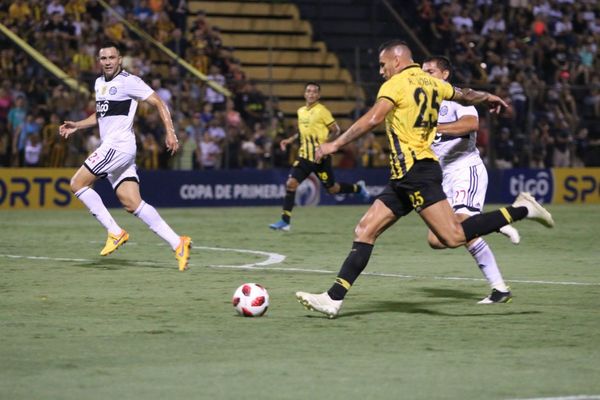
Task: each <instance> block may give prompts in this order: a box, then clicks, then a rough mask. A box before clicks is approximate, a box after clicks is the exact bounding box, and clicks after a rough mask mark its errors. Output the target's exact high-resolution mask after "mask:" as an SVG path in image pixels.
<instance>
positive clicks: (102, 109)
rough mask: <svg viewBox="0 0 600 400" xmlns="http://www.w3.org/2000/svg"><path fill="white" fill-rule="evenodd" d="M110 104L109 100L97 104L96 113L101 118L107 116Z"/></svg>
mask: <svg viewBox="0 0 600 400" xmlns="http://www.w3.org/2000/svg"><path fill="white" fill-rule="evenodd" d="M108 104H109V103H108V100H104V101H97V102H96V113H97V114H98V115H100V118H102V117H104V116H105V115H106V112H107V111H108Z"/></svg>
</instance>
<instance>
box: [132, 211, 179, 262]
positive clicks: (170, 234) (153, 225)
mask: <svg viewBox="0 0 600 400" xmlns="http://www.w3.org/2000/svg"><path fill="white" fill-rule="evenodd" d="M133 215H135V216H136V217H138V218H139V219H141V220H142V221H144V222H145V223H146V225H148V227H149V228H150V230H151V231H152V232H154V233H156V234H157V235H158V236H160V237H161V238H162V239H163V240H164V241H165V242H167V243H169V244H170V245H171V248H172V249H173V250H175V249H176V248H177V246H179V236H178V235H177V234H176V233H175V232H174V231H173V229H171V227H170V226H169V225H167V223H166V222H165V220H164V219H162V218H161V216H160V215H159V214H158V211H156V208H154V207H152V206H151V205H150V204H148V203H146V202H145V201H144V200H142V202H141V203H140V205H139V207H138V208H137V210H135V211H134V212H133Z"/></svg>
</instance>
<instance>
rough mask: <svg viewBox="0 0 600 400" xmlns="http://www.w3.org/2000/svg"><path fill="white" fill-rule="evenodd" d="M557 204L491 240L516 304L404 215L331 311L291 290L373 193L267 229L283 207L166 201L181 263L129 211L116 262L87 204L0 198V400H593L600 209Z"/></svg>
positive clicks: (330, 265)
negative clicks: (186, 258)
mask: <svg viewBox="0 0 600 400" xmlns="http://www.w3.org/2000/svg"><path fill="white" fill-rule="evenodd" d="M549 209H550V211H551V212H552V213H553V215H554V218H555V221H556V228H555V229H552V230H549V229H545V228H543V227H542V226H541V225H538V224H536V223H533V222H529V221H525V222H520V223H518V224H517V225H516V226H517V228H519V230H520V232H521V236H522V242H521V244H520V245H518V246H514V245H511V244H510V243H509V241H508V240H507V239H506V238H504V237H503V236H501V235H498V234H494V235H490V236H487V238H486V240H488V242H489V243H490V245H491V247H492V249H493V250H494V252H495V254H496V258H497V260H498V263H499V265H500V267H501V269H502V272H503V274H504V278H505V279H506V280H507V281H508V283H509V284H510V285H511V287H512V290H513V293H514V295H515V297H514V299H513V302H512V303H510V304H502V305H491V306H485V305H477V304H476V302H477V301H478V300H479V299H481V298H482V297H484V296H486V295H487V294H488V292H489V288H488V286H487V284H486V282H484V281H483V280H482V276H481V274H480V272H479V270H478V268H477V267H476V266H475V264H474V262H473V260H472V259H471V257H470V255H469V254H468V253H467V252H466V251H465V250H464V249H456V250H445V251H434V250H431V249H429V248H428V246H427V244H426V228H425V225H424V224H423V223H422V221H421V220H420V219H419V218H418V216H416V215H411V216H409V217H407V218H405V219H403V220H401V221H400V222H399V223H397V224H396V225H395V226H393V227H392V228H390V229H389V230H388V231H387V232H386V233H385V234H384V235H383V236H382V237H381V238H380V240H379V241H378V242H377V244H376V246H375V249H374V252H373V256H372V258H371V262H370V264H369V266H368V267H367V269H366V271H365V272H366V274H364V275H363V276H361V277H360V278H359V279H358V280H357V282H356V284H355V286H354V287H353V288H352V290H351V291H350V293H349V295H348V297H347V298H346V301H345V303H344V307H343V308H342V312H341V315H340V316H339V318H337V319H334V320H328V319H327V318H325V317H324V316H322V315H320V314H316V313H311V312H309V311H306V310H304V308H302V306H301V305H300V304H298V303H297V302H296V300H295V297H294V292H295V291H297V290H305V291H315V292H316V291H323V290H326V289H327V288H328V287H329V286H330V284H331V283H332V281H333V279H334V278H335V273H336V272H337V271H338V269H339V266H340V265H341V263H342V261H343V260H344V258H345V257H346V255H347V253H348V251H349V249H350V246H351V242H352V234H353V228H354V225H355V224H356V222H357V221H358V219H359V218H360V216H361V215H362V213H363V212H364V211H365V210H366V206H356V207H342V206H339V207H319V208H297V209H296V210H295V211H294V220H293V230H292V231H291V232H289V233H282V232H273V231H270V230H269V229H268V228H267V226H268V224H269V223H271V222H274V221H275V220H277V218H279V209H278V208H276V207H265V208H223V209H163V210H159V211H160V212H161V214H162V215H163V217H164V218H165V219H166V220H167V221H168V222H169V223H170V224H171V226H173V227H174V228H175V230H176V231H177V232H179V233H180V234H188V235H190V236H192V238H193V240H194V245H195V249H194V250H193V256H192V259H191V262H190V264H191V269H190V270H189V271H187V272H185V273H181V272H179V271H178V270H177V265H176V261H175V259H174V258H173V254H172V252H171V251H170V249H168V247H167V246H165V245H164V244H163V242H162V241H161V240H160V239H159V238H158V237H156V236H155V235H154V234H153V233H152V232H150V231H149V230H148V229H147V228H146V227H145V225H143V223H142V222H141V221H139V220H138V219H137V218H135V217H133V216H131V215H128V214H127V213H125V212H124V211H122V210H113V215H114V216H115V218H116V219H117V220H118V221H119V223H120V224H121V225H122V226H123V227H124V228H125V229H127V230H128V231H129V232H130V234H131V239H130V243H128V244H127V245H125V246H124V247H123V248H121V249H119V250H118V251H117V252H116V253H114V254H112V255H110V256H109V257H100V256H99V255H98V253H99V251H100V249H101V247H102V245H103V242H104V240H105V232H104V231H103V229H102V228H101V227H100V225H99V224H98V223H97V222H96V221H95V220H94V218H92V217H91V216H90V215H89V214H88V213H87V212H85V211H2V212H0V229H1V232H2V233H1V235H2V236H1V238H2V240H1V241H0V338H1V340H0V399H10V400H19V399H27V400H32V399H61V400H70V399H73V400H75V399H76V400H81V399H86V400H91V399H102V400H105V399H169V400H174V399H186V400H189V399H240V398H243V399H361V400H362V399H423V400H431V399H461V400H464V399H486V400H493V399H516V398H518V399H522V398H555V397H561V396H580V395H586V394H587V395H593V396H600V245H599V241H600V234H599V233H600V207H599V206H593V205H587V206H585V205H579V206H575V205H572V206H566V205H565V206H559V205H554V206H550V207H549ZM239 250H250V251H251V252H242V251H239ZM277 255H282V256H285V259H284V260H283V261H280V260H279V261H278V259H277ZM265 262H266V263H265ZM269 263H270V264H269ZM243 265H250V266H252V265H254V268H255V269H249V268H247V267H246V268H242V267H240V266H243ZM244 282H258V283H261V284H262V285H264V286H266V287H267V289H268V290H269V293H270V296H271V307H270V309H269V311H268V312H267V315H266V316H264V317H262V318H256V319H252V318H242V317H238V316H236V315H235V312H234V309H233V307H232V306H231V296H232V294H233V291H234V290H235V288H236V287H237V286H239V285H240V284H241V283H244ZM593 398H598V397H593Z"/></svg>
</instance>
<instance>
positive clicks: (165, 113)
mask: <svg viewBox="0 0 600 400" xmlns="http://www.w3.org/2000/svg"><path fill="white" fill-rule="evenodd" d="M146 101H147V102H148V103H150V104H152V105H153V106H154V107H156V109H157V110H158V115H159V116H160V119H161V120H162V123H163V125H164V127H165V132H166V133H167V136H166V137H165V145H166V146H167V150H169V153H171V155H173V154H175V153H176V152H177V150H179V140H178V139H177V135H176V134H175V127H174V126H173V120H172V119H171V112H170V111H169V107H167V105H166V104H165V102H164V101H162V99H161V98H160V97H159V96H158V95H157V94H156V92H154V93H152V94H151V95H150V97H148V98H147V99H146Z"/></svg>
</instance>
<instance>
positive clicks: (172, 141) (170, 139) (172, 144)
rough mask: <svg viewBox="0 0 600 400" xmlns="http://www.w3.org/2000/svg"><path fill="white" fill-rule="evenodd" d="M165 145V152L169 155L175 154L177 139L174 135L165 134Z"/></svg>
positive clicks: (177, 144)
mask: <svg viewBox="0 0 600 400" xmlns="http://www.w3.org/2000/svg"><path fill="white" fill-rule="evenodd" d="M165 145H166V146H167V150H168V151H169V153H171V155H174V154H175V153H177V150H179V140H178V139H177V136H176V135H175V134H174V133H173V134H167V137H166V138H165Z"/></svg>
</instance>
